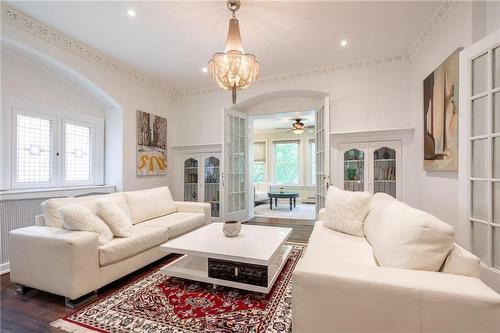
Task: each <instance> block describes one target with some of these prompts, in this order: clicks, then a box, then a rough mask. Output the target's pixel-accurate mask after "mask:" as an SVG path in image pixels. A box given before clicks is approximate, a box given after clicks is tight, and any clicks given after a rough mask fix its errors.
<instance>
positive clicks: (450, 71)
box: [424, 49, 461, 171]
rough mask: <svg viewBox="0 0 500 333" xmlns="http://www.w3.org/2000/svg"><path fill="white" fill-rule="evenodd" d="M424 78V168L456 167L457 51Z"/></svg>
mask: <svg viewBox="0 0 500 333" xmlns="http://www.w3.org/2000/svg"><path fill="white" fill-rule="evenodd" d="M460 51H461V49H458V50H456V51H455V52H453V54H451V55H450V56H449V57H448V58H447V59H446V60H445V61H444V62H443V63H442V64H441V65H440V66H439V67H438V68H436V69H435V70H434V72H432V73H431V74H429V76H427V78H426V79H425V80H424V169H425V170H429V171H457V170H458V54H459V52H460Z"/></svg>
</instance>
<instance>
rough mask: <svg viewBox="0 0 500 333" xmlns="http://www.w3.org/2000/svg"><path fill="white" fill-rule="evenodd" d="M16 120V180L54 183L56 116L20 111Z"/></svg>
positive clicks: (22, 183)
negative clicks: (53, 117) (54, 117)
mask: <svg viewBox="0 0 500 333" xmlns="http://www.w3.org/2000/svg"><path fill="white" fill-rule="evenodd" d="M16 124H17V131H16V147H15V149H16V161H15V163H16V167H15V182H16V183H17V184H19V185H20V186H23V185H25V184H34V185H36V186H43V185H49V184H51V183H52V182H53V181H54V179H53V178H54V177H53V167H54V166H53V158H52V156H53V141H54V138H53V135H54V121H53V119H52V118H51V117H48V116H47V117H44V116H42V115H37V114H31V113H30V112H23V111H18V113H16Z"/></svg>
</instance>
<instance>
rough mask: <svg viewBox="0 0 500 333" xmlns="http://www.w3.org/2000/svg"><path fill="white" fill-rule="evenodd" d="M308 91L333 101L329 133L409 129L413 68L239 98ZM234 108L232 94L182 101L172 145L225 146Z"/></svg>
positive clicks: (270, 87) (316, 79) (309, 81)
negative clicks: (225, 122) (227, 118)
mask: <svg viewBox="0 0 500 333" xmlns="http://www.w3.org/2000/svg"><path fill="white" fill-rule="evenodd" d="M294 89H299V90H300V89H304V90H312V91H320V92H325V93H327V94H329V95H330V110H331V115H332V117H331V118H330V119H331V130H333V131H349V130H368V129H379V128H398V127H410V126H411V110H410V108H409V107H408V104H409V100H410V85H409V64H408V63H407V62H398V63H391V64H380V65H372V66H369V67H362V68H359V69H352V70H345V71H339V72H333V73H326V74H318V75H310V76H307V77H303V78H300V79H290V80H277V81H276V82H273V83H269V84H258V85H257V86H255V87H252V88H251V89H249V90H246V91H241V92H239V93H238V94H239V95H238V101H244V100H246V99H249V98H251V97H255V96H259V95H262V94H266V93H270V92H274V91H284V90H294ZM230 106H231V96H230V93H229V92H226V91H218V92H213V93H208V94H203V95H195V96H187V97H179V98H177V100H176V102H175V109H176V111H178V112H176V117H178V118H177V119H178V120H177V123H178V124H179V125H181V126H182V131H177V132H176V134H175V137H174V145H198V144H204V143H221V142H222V134H221V133H222V128H221V127H222V116H221V109H222V108H223V107H230Z"/></svg>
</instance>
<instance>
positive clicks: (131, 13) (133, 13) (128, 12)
mask: <svg viewBox="0 0 500 333" xmlns="http://www.w3.org/2000/svg"><path fill="white" fill-rule="evenodd" d="M126 13H127V15H128V16H130V17H135V11H134V10H133V9H127V11H126Z"/></svg>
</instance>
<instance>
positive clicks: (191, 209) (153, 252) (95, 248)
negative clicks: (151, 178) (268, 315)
mask: <svg viewBox="0 0 500 333" xmlns="http://www.w3.org/2000/svg"><path fill="white" fill-rule="evenodd" d="M103 198H106V199H110V200H113V201H114V202H115V203H116V204H118V206H120V208H122V209H123V210H124V212H125V213H126V214H127V215H128V216H129V217H131V219H132V222H133V223H134V225H133V227H132V228H133V235H132V236H131V237H127V238H113V239H112V240H111V241H110V242H109V243H107V244H105V245H101V246H99V245H98V236H97V233H93V232H87V231H70V230H66V229H64V228H63V225H62V220H60V219H61V216H60V215H59V213H58V209H59V208H60V207H63V206H65V205H68V204H70V203H77V204H81V205H83V206H86V207H87V208H89V209H91V210H94V211H95V208H96V202H97V201H98V200H101V199H103ZM42 208H43V213H44V215H40V216H37V218H36V223H35V224H36V225H35V226H31V227H27V228H21V229H16V230H12V231H11V232H10V235H9V236H10V239H9V240H10V279H11V281H13V282H15V283H17V284H20V285H21V286H26V287H31V288H35V289H40V290H44V291H47V292H50V293H54V294H57V295H62V296H65V297H66V303H67V306H70V307H71V304H72V303H71V302H72V300H75V299H77V298H79V297H81V296H84V295H86V294H89V293H91V292H95V291H97V289H99V288H101V287H102V286H104V285H106V284H108V283H110V282H112V281H114V280H116V279H119V278H121V277H123V276H125V275H127V274H129V273H131V272H133V271H135V270H137V269H139V268H141V267H143V266H145V265H147V264H149V263H152V262H154V261H155V260H158V259H160V258H162V257H164V256H166V255H167V253H165V252H162V251H160V249H159V245H160V244H162V243H164V242H166V241H167V240H169V239H172V238H174V237H177V236H179V235H182V234H184V233H186V232H189V231H191V230H194V229H196V228H199V227H201V226H204V225H206V224H208V223H210V221H211V219H210V205H209V204H207V203H195V202H175V201H173V199H172V196H171V195H170V191H169V190H168V188H167V187H161V188H156V189H150V190H143V191H134V192H121V193H112V194H107V195H97V196H88V197H79V198H58V199H49V200H48V201H45V202H44V203H43V204H42Z"/></svg>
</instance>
